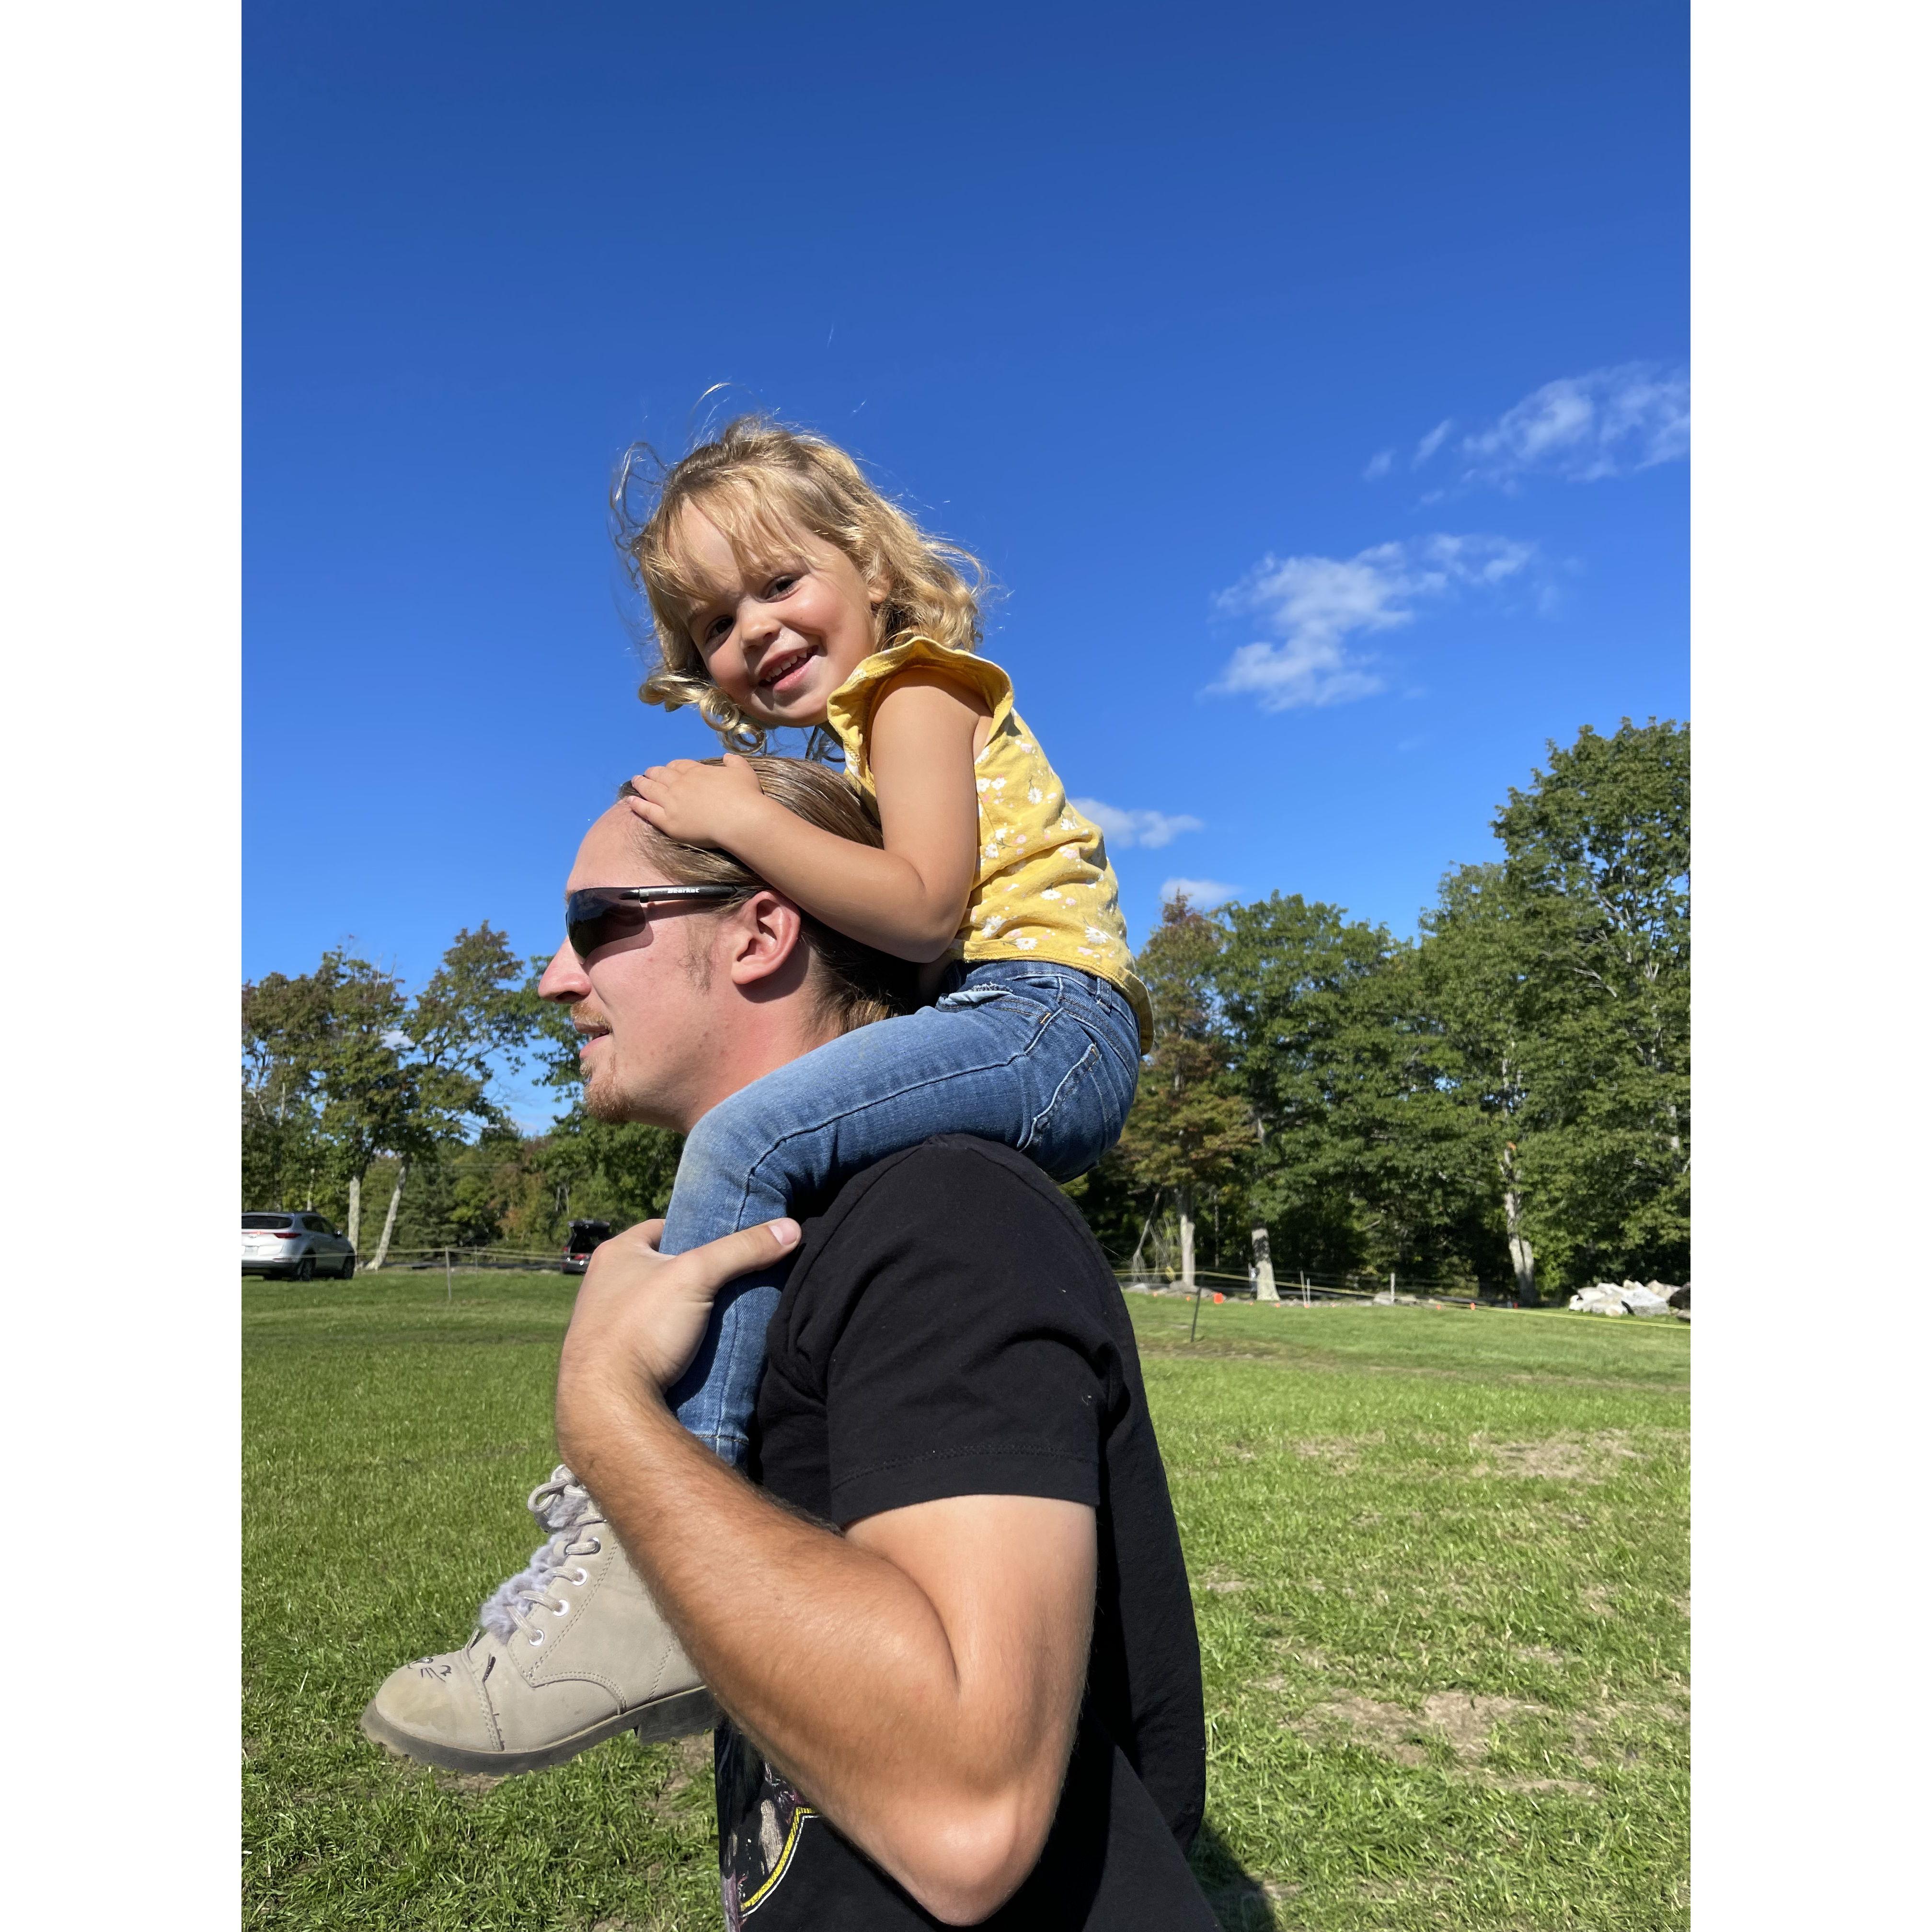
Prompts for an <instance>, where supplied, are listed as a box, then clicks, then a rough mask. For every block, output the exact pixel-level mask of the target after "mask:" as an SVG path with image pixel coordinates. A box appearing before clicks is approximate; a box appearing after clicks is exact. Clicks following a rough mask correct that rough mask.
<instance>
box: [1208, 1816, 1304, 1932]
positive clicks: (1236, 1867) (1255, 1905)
mask: <svg viewBox="0 0 1932 1932" xmlns="http://www.w3.org/2000/svg"><path fill="white" fill-rule="evenodd" d="M1187 1862H1188V1863H1189V1864H1190V1865H1192V1866H1193V1868H1194V1876H1195V1877H1196V1879H1198V1880H1199V1882H1200V1885H1201V1889H1202V1891H1205V1893H1206V1894H1208V1903H1209V1904H1210V1905H1211V1906H1213V1907H1214V1916H1215V1917H1216V1918H1217V1919H1219V1920H1220V1922H1221V1927H1222V1932H1282V1924H1281V1921H1280V1919H1279V1918H1277V1917H1276V1916H1275V1910H1274V1901H1273V1900H1271V1898H1270V1897H1269V1896H1268V1888H1267V1886H1266V1885H1264V1884H1263V1883H1262V1881H1261V1880H1260V1879H1258V1878H1256V1876H1255V1875H1254V1874H1253V1873H1252V1872H1251V1871H1250V1870H1247V1867H1245V1866H1244V1865H1243V1864H1242V1863H1241V1860H1240V1859H1239V1858H1236V1857H1235V1855H1234V1853H1233V1852H1232V1851H1231V1850H1229V1847H1228V1841H1227V1840H1226V1839H1225V1838H1223V1837H1222V1835H1220V1832H1217V1831H1216V1830H1215V1829H1214V1822H1213V1820H1208V1821H1207V1822H1205V1823H1203V1824H1202V1827H1201V1835H1200V1836H1199V1838H1196V1840H1195V1841H1194V1849H1193V1851H1192V1852H1190V1853H1189V1854H1188V1858H1187Z"/></svg>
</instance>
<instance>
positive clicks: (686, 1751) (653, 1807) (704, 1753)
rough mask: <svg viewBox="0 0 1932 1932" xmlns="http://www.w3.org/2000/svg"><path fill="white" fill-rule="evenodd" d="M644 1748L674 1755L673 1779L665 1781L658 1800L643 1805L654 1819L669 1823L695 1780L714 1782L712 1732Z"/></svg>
mask: <svg viewBox="0 0 1932 1932" xmlns="http://www.w3.org/2000/svg"><path fill="white" fill-rule="evenodd" d="M645 1748H646V1750H649V1749H657V1750H660V1751H667V1752H668V1753H669V1754H670V1760H671V1772H670V1777H668V1778H666V1779H665V1780H664V1784H663V1787H662V1788H661V1790H658V1792H657V1793H656V1794H655V1796H652V1797H650V1798H647V1799H644V1800H643V1809H644V1810H646V1811H649V1812H650V1813H651V1814H652V1816H653V1817H657V1818H659V1819H661V1820H665V1821H666V1822H668V1821H669V1820H670V1817H671V1816H672V1814H673V1813H674V1812H675V1811H676V1810H677V1809H678V1803H677V1801H678V1799H679V1797H680V1796H682V1794H683V1793H685V1792H686V1791H688V1790H689V1789H690V1788H691V1783H692V1781H693V1780H694V1779H696V1778H699V1777H700V1776H701V1777H702V1778H703V1779H704V1781H706V1784H709V1782H710V1779H711V1774H712V1745H711V1736H710V1733H709V1732H700V1733H699V1734H698V1735H697V1736H694V1737H688V1738H676V1739H672V1740H671V1741H670V1742H669V1743H668V1744H666V1745H657V1746H654V1747H653V1746H649V1745H646V1747H645Z"/></svg>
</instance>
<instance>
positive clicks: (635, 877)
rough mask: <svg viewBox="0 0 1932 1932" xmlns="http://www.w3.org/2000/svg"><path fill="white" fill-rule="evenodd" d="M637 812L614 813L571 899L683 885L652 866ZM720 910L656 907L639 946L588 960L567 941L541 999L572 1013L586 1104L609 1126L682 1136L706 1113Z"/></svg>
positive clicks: (602, 823)
mask: <svg viewBox="0 0 1932 1932" xmlns="http://www.w3.org/2000/svg"><path fill="white" fill-rule="evenodd" d="M670 883H673V882H672V881H671V880H669V879H667V878H666V877H664V874H662V873H661V872H660V871H657V870H656V869H655V868H654V867H653V866H652V864H651V862H650V861H649V859H648V858H647V857H646V856H645V853H644V850H643V844H642V841H640V838H639V837H638V834H637V820H636V819H635V817H634V816H633V815H632V814H631V811H630V808H629V807H628V806H627V805H616V806H614V807H613V808H612V809H611V810H610V811H607V812H606V813H604V816H603V817H601V818H600V819H598V821H597V823H595V825H593V826H592V827H591V828H590V830H589V832H588V834H586V836H585V838H584V841H583V844H581V845H580V846H579V847H577V862H576V864H575V865H573V866H572V867H571V871H570V879H569V882H568V884H567V885H566V886H565V891H566V892H580V891H583V890H584V889H586V888H587V887H589V886H664V885H669V884H670ZM717 930H718V914H717V912H716V910H715V908H714V907H708V906H705V905H703V904H699V905H696V906H653V907H652V908H651V910H650V914H649V919H647V921H646V923H645V924H644V925H643V926H642V928H641V929H640V930H639V931H637V932H636V933H634V934H633V935H631V937H629V938H624V939H619V940H616V941H613V943H612V944H610V945H608V946H605V947H599V948H598V950H597V951H596V952H595V953H592V955H591V956H590V957H589V959H588V960H583V959H578V957H577V955H576V953H574V952H573V951H572V950H571V946H570V943H569V941H568V940H566V941H565V942H564V944H562V946H560V947H558V948H557V950H556V956H555V957H554V958H553V959H552V960H551V961H550V965H548V966H547V968H544V976H543V978H542V980H541V981H540V982H539V983H538V989H537V990H538V992H540V993H541V995H542V996H543V997H544V998H545V999H547V1000H554V1001H556V1002H557V1003H558V1004H559V1005H567V1006H568V1007H569V1009H570V1017H571V1021H572V1022H573V1023H574V1025H575V1026H576V1028H577V1031H578V1033H579V1034H580V1036H581V1044H580V1046H579V1048H578V1056H579V1059H580V1063H581V1064H582V1067H583V1104H584V1106H585V1107H586V1109H588V1110H589V1112H590V1113H591V1114H592V1115H595V1117H596V1118H598V1120H600V1121H648V1122H649V1123H650V1124H652V1125H653V1126H655V1127H671V1128H674V1129H676V1130H677V1131H679V1132H680V1133H682V1132H683V1131H684V1130H685V1129H687V1128H688V1127H690V1126H691V1123H692V1121H694V1120H695V1119H696V1118H697V1115H698V1114H700V1113H702V1112H703V1111H704V1109H703V1103H702V1102H701V1101H700V1099H699V1096H700V1094H701V1092H702V1091H703V1084H704V1076H705V1073H706V1062H707V1059H708V1057H709V1056H708V1052H707V1047H706V1041H707V1040H708V1039H709V1035H710V1031H711V1029H712V1026H713V1025H715V1020H716V1017H717V1016H715V1013H713V1011H712V1008H713V1006H714V1004H715V1003H714V1000H713V997H712V995H713V989H712V984H711V976H710V974H709V972H708V971H706V968H707V965H708V964H709V948H710V946H711V944H712V941H713V940H714V938H715V936H716V933H717Z"/></svg>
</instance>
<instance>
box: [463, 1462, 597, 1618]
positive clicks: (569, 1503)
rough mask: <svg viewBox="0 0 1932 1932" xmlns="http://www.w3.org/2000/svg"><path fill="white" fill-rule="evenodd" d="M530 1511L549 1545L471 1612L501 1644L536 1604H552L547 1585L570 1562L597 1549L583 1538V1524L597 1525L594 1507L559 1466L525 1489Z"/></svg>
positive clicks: (592, 1541)
mask: <svg viewBox="0 0 1932 1932" xmlns="http://www.w3.org/2000/svg"><path fill="white" fill-rule="evenodd" d="M529 1510H530V1514H531V1515H532V1516H533V1517H535V1518H536V1520H537V1521H538V1523H541V1525H542V1526H543V1527H544V1529H547V1530H549V1531H550V1532H551V1535H550V1541H548V1542H547V1543H546V1544H544V1546H543V1547H542V1548H541V1549H540V1550H535V1551H532V1553H531V1556H530V1561H529V1568H527V1569H524V1570H520V1571H517V1574H516V1575H515V1576H514V1577H511V1579H510V1580H509V1581H508V1583H500V1584H499V1585H498V1586H497V1587H496V1590H495V1591H494V1592H493V1594H492V1595H491V1596H490V1598H489V1600H488V1601H487V1602H486V1603H485V1604H484V1605H483V1607H482V1608H481V1610H478V1612H477V1613H476V1621H477V1622H478V1624H479V1625H481V1626H482V1628H484V1630H486V1631H488V1632H489V1633H490V1635H491V1636H492V1637H496V1638H499V1639H500V1640H502V1642H503V1643H508V1642H509V1640H511V1637H514V1636H515V1635H516V1634H517V1625H519V1624H520V1623H521V1622H523V1619H525V1618H526V1617H527V1616H529V1613H531V1611H532V1610H535V1608H536V1607H537V1606H538V1604H552V1603H553V1601H554V1599H553V1591H552V1586H553V1583H554V1582H555V1580H556V1576H557V1574H558V1572H559V1571H561V1570H562V1568H563V1567H564V1565H565V1563H567V1562H568V1561H569V1560H570V1559H571V1558H572V1557H573V1556H592V1555H594V1554H595V1553H596V1552H597V1551H598V1550H600V1549H601V1547H603V1546H602V1544H601V1542H600V1541H598V1538H595V1537H594V1536H586V1535H583V1526H584V1525H585V1524H586V1523H591V1522H595V1521H596V1520H598V1509H597V1505H595V1503H594V1502H592V1501H591V1500H590V1492H589V1490H586V1488H585V1487H583V1484H581V1483H580V1482H579V1481H577V1478H575V1477H574V1476H573V1475H571V1473H570V1471H569V1469H568V1467H567V1466H565V1464H563V1463H559V1464H558V1465H557V1466H556V1468H555V1469H553V1470H552V1471H551V1472H550V1481H548V1482H547V1483H539V1484H538V1485H537V1487H535V1489H533V1490H531V1492H530V1502H529Z"/></svg>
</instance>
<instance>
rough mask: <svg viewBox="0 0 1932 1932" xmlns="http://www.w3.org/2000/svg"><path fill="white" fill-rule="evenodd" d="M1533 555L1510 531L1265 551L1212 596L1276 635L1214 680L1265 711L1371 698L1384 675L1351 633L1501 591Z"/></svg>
mask: <svg viewBox="0 0 1932 1932" xmlns="http://www.w3.org/2000/svg"><path fill="white" fill-rule="evenodd" d="M1536 554H1537V551H1536V546H1535V544H1529V543H1520V542H1517V541H1515V540H1514V538H1509V537H1498V536H1481V535H1472V536H1448V535H1438V536H1430V537H1417V538H1410V539H1409V541H1406V542H1401V543H1385V544H1376V546H1375V547H1373V549H1370V550H1363V551H1361V552H1360V553H1358V555H1356V556H1352V557H1334V556H1290V557H1276V556H1267V557H1264V558H1263V559H1262V561H1261V562H1259V564H1257V565H1256V566H1255V568H1253V570H1251V571H1249V573H1248V574H1247V576H1246V577H1243V578H1242V580H1241V582H1240V583H1237V584H1236V585H1235V586H1233V588H1232V589H1228V590H1224V591H1223V592H1222V593H1221V594H1220V596H1219V597H1218V598H1217V599H1216V600H1215V601H1216V604H1217V607H1219V608H1220V610H1223V611H1224V612H1225V613H1227V614H1229V615H1230V616H1255V617H1257V618H1259V619H1260V621H1261V624H1262V628H1264V629H1265V630H1266V631H1268V632H1270V633H1271V636H1270V637H1266V638H1263V639H1261V640H1258V641H1256V643H1250V644H1244V645H1242V646H1241V649H1239V650H1238V651H1236V652H1235V654H1234V655H1233V656H1232V657H1231V658H1229V660H1228V661H1227V663H1226V665H1225V666H1223V669H1222V672H1221V675H1220V677H1219V678H1217V679H1216V680H1215V682H1214V683H1213V684H1211V685H1209V686H1208V690H1209V691H1211V693H1213V694H1215V695H1217V696H1222V697H1232V696H1236V695H1240V694H1252V695H1253V696H1254V697H1256V699H1257V700H1259V703H1260V705H1261V707H1262V709H1263V710H1264V711H1288V710H1292V709H1295V707H1296V706H1301V705H1324V704H1343V703H1347V702H1348V701H1349V700H1350V699H1351V698H1356V697H1373V695H1374V694H1375V693H1376V692H1377V691H1381V690H1382V689H1383V688H1385V679H1383V678H1382V675H1381V674H1380V673H1379V672H1378V671H1377V670H1376V669H1375V668H1374V665H1375V659H1374V658H1373V655H1372V654H1370V653H1369V652H1365V651H1362V650H1360V649H1357V648H1356V647H1355V644H1354V643H1353V641H1352V640H1354V639H1355V638H1356V637H1358V636H1361V637H1367V636H1371V635H1373V634H1375V633H1376V632H1377V631H1392V630H1395V629H1397V628H1400V626H1402V625H1405V624H1411V623H1413V622H1415V618H1416V615H1417V612H1418V608H1419V607H1421V606H1423V605H1424V604H1430V603H1440V602H1442V601H1446V600H1448V599H1449V598H1453V597H1454V596H1456V595H1459V594H1460V593H1461V592H1466V591H1472V592H1485V591H1494V590H1497V589H1501V588H1502V586H1505V585H1507V584H1508V583H1510V582H1511V580H1513V579H1516V578H1518V577H1521V576H1522V574H1523V572H1524V571H1526V569H1527V568H1529V565H1531V563H1532V561H1533V560H1534V559H1535V556H1536Z"/></svg>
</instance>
